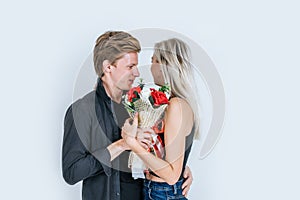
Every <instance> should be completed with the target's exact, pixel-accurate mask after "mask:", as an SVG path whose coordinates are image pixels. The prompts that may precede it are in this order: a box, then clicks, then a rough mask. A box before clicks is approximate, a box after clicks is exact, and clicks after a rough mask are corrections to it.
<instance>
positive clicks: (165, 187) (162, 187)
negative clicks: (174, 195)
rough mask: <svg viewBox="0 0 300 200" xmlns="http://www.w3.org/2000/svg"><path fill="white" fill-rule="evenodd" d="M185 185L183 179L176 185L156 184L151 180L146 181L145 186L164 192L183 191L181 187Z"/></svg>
mask: <svg viewBox="0 0 300 200" xmlns="http://www.w3.org/2000/svg"><path fill="white" fill-rule="evenodd" d="M182 183H183V179H181V180H179V181H177V183H175V184H174V185H169V184H168V183H166V182H156V181H151V180H147V179H145V180H144V186H145V187H148V188H151V189H154V190H163V191H173V190H175V191H177V189H181V185H182Z"/></svg>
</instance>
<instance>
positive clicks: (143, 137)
mask: <svg viewBox="0 0 300 200" xmlns="http://www.w3.org/2000/svg"><path fill="white" fill-rule="evenodd" d="M149 129H150V128H147V129H141V128H138V129H137V136H136V137H137V141H138V142H139V144H140V145H141V146H142V147H143V148H144V149H148V148H150V147H151V144H152V136H151V133H152V132H150V130H152V129H150V130H149ZM152 131H153V130H152Z"/></svg>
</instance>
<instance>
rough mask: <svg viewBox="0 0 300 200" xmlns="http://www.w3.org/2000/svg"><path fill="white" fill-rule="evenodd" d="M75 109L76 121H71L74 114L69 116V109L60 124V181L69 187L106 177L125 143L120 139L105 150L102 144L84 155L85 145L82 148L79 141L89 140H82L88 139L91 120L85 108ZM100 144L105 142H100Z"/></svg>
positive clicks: (71, 112) (71, 111) (81, 143)
mask: <svg viewBox="0 0 300 200" xmlns="http://www.w3.org/2000/svg"><path fill="white" fill-rule="evenodd" d="M76 109H77V110H76V111H74V112H75V113H79V114H80V117H79V119H78V118H77V119H76V120H74V116H75V118H76V114H74V113H73V108H72V106H70V108H69V109H68V110H67V112H66V116H65V121H64V139H63V148H62V168H63V177H64V179H65V181H66V182H67V183H69V184H75V183H77V182H79V181H81V180H83V179H86V178H88V177H91V176H95V175H97V174H100V173H105V174H106V175H107V176H110V175H111V161H112V160H113V159H115V158H116V157H117V156H118V155H120V154H121V153H122V152H123V151H124V150H126V145H125V144H126V143H125V142H124V141H123V139H121V140H118V141H116V142H114V143H111V144H109V145H108V146H106V145H104V144H103V145H102V146H99V148H98V149H97V150H95V151H94V152H90V151H88V150H87V147H86V146H87V144H88V142H85V144H83V141H89V138H85V137H88V135H89V131H90V123H91V121H92V120H91V119H90V118H89V115H88V112H87V109H86V108H81V110H78V108H76ZM75 121H76V123H75ZM75 124H76V125H75ZM79 132H80V133H81V135H80V136H79ZM82 133H85V134H82ZM103 140H105V139H104V138H103Z"/></svg>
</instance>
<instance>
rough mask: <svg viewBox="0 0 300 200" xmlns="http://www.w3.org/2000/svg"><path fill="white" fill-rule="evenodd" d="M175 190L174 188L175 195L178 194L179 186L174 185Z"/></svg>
mask: <svg viewBox="0 0 300 200" xmlns="http://www.w3.org/2000/svg"><path fill="white" fill-rule="evenodd" d="M173 188H174V194H177V185H176V184H174V185H173Z"/></svg>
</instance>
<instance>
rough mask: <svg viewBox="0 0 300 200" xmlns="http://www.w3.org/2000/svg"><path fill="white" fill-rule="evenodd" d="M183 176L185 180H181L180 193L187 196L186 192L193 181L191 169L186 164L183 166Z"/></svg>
mask: <svg viewBox="0 0 300 200" xmlns="http://www.w3.org/2000/svg"><path fill="white" fill-rule="evenodd" d="M183 178H185V181H184V182H183V184H182V187H181V188H182V194H183V195H184V196H185V197H187V195H188V192H189V190H190V187H191V185H192V182H193V175H192V171H191V169H190V168H189V167H188V166H186V167H185V170H184V172H183Z"/></svg>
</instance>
